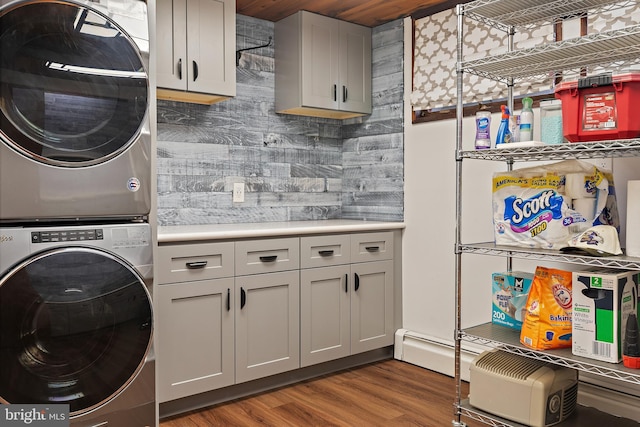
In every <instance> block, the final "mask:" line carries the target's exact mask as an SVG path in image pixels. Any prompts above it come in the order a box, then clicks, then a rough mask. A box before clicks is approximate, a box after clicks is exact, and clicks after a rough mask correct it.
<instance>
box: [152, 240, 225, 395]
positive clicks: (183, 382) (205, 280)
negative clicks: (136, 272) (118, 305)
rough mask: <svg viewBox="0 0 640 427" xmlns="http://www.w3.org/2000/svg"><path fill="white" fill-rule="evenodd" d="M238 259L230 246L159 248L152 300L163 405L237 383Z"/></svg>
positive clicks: (159, 385) (160, 393)
mask: <svg viewBox="0 0 640 427" xmlns="http://www.w3.org/2000/svg"><path fill="white" fill-rule="evenodd" d="M233 258H234V251H233V243H228V242H225V243H200V244H185V245H168V246H161V247H159V248H158V255H157V259H158V269H157V270H156V284H157V286H155V289H154V295H153V297H154V303H155V325H156V330H155V334H156V339H155V346H156V364H157V373H158V374H157V380H156V383H157V389H158V400H159V401H160V402H167V401H170V400H174V399H179V398H181V397H185V396H190V395H194V394H197V393H202V392H205V391H208V390H213V389H215V388H220V387H225V386H228V385H231V384H233V383H234V382H235V354H234V352H235V346H234V341H235V338H234V336H235V327H234V312H235V304H234V299H235V293H234V278H233V265H234V259H233ZM225 276H228V277H225Z"/></svg>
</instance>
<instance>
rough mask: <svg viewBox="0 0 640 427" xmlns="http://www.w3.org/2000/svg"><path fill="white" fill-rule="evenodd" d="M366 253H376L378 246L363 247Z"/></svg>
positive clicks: (378, 249)
mask: <svg viewBox="0 0 640 427" xmlns="http://www.w3.org/2000/svg"><path fill="white" fill-rule="evenodd" d="M365 249H366V250H367V252H378V251H380V246H365Z"/></svg>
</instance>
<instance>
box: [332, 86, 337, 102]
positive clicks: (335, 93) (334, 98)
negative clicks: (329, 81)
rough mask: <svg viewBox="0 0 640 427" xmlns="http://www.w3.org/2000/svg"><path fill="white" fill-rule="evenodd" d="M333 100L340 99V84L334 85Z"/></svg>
mask: <svg viewBox="0 0 640 427" xmlns="http://www.w3.org/2000/svg"><path fill="white" fill-rule="evenodd" d="M333 100H334V101H337V100H338V85H333Z"/></svg>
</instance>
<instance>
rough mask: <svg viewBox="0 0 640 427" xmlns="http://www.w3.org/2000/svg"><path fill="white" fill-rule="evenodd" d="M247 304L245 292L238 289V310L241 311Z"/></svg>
mask: <svg viewBox="0 0 640 427" xmlns="http://www.w3.org/2000/svg"><path fill="white" fill-rule="evenodd" d="M246 303H247V292H246V291H245V290H244V288H243V287H241V288H240V309H241V310H242V309H243V308H244V306H245V304H246Z"/></svg>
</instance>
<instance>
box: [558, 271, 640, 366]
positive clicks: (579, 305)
mask: <svg viewBox="0 0 640 427" xmlns="http://www.w3.org/2000/svg"><path fill="white" fill-rule="evenodd" d="M639 274H640V272H639V271H621V270H614V269H610V270H609V269H608V270H593V271H579V272H574V273H573V280H572V319H571V320H572V323H571V326H572V340H573V342H572V347H571V350H572V353H573V354H575V355H576V356H582V357H588V358H591V359H597V360H602V361H605V362H612V363H618V362H620V361H621V360H622V337H623V334H624V327H625V324H626V322H627V316H628V315H629V314H630V313H636V314H637V313H638V279H639Z"/></svg>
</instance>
